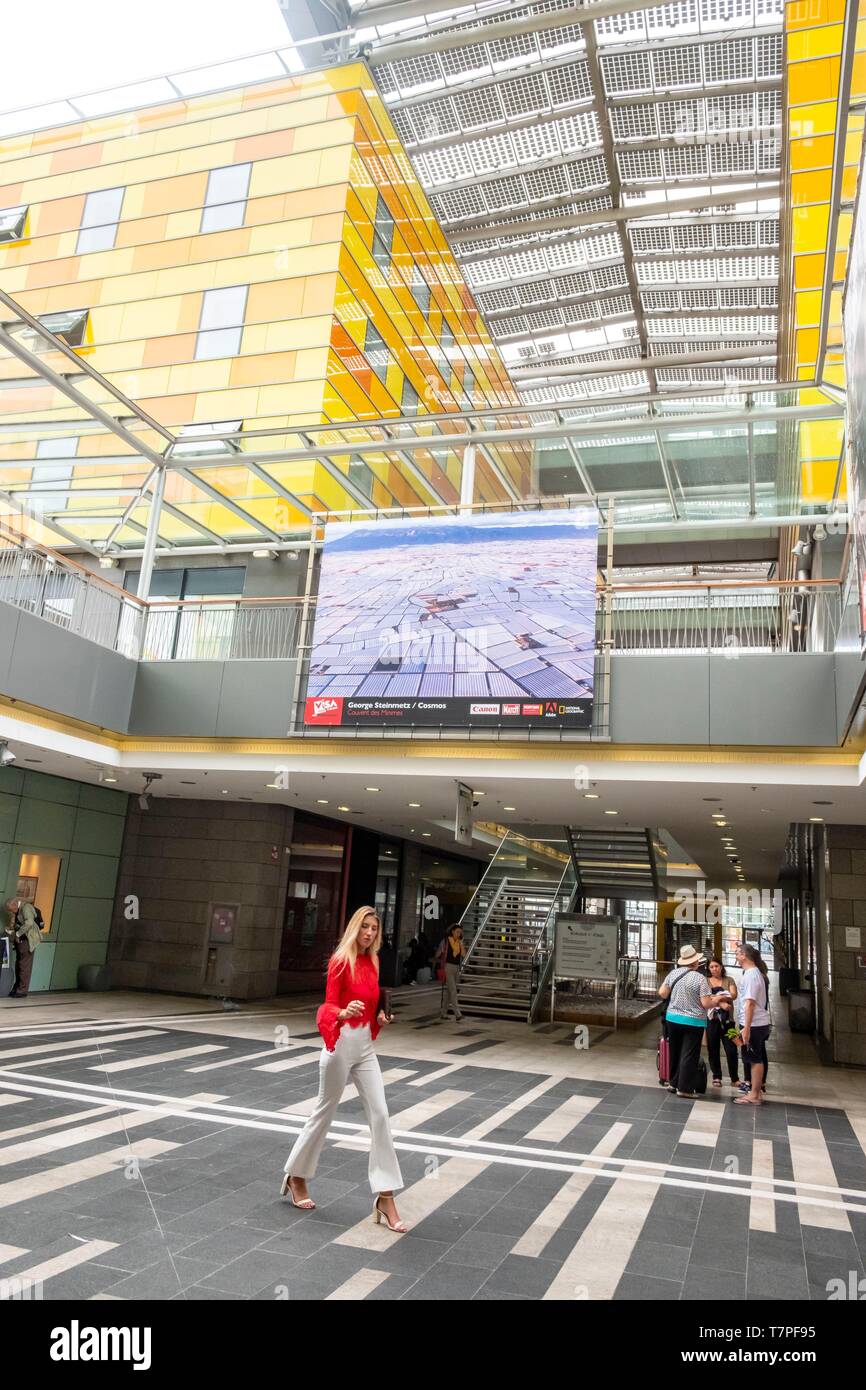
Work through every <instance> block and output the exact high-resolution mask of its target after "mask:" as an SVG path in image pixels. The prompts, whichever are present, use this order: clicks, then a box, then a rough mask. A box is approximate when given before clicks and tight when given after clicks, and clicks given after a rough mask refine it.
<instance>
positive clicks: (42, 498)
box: [30, 438, 78, 513]
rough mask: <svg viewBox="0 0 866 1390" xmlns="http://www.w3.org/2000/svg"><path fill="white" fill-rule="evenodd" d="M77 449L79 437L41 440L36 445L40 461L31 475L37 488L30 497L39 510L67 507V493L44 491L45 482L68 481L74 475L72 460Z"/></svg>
mask: <svg viewBox="0 0 866 1390" xmlns="http://www.w3.org/2000/svg"><path fill="white" fill-rule="evenodd" d="M77 450H78V440H77V438H72V439H40V440H39V443H38V444H37V445H36V458H37V460H38V461H37V462H36V463H34V464H33V472H32V475H31V476H32V479H33V483H34V484H35V489H36V490H35V492H34V495H33V496H32V497H31V499H30V500H31V502H32V503H33V506H34V507H35V509H36V510H37V511H38V512H43V513H44V512H59V511H63V510H64V509H65V507H66V502H67V495H66V493H65V492H48V491H44V490H43V484H45V483H67V482H68V481H69V479H70V478H71V477H72V469H73V467H74V464H73V463H72V462H71V460H73V459H74V458H75V455H76V452H77ZM42 460H44V462H43V461H42Z"/></svg>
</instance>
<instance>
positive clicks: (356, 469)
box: [349, 458, 376, 497]
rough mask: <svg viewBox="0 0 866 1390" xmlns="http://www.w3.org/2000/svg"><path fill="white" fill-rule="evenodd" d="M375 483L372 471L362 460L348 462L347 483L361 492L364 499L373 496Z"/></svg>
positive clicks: (356, 459) (355, 459)
mask: <svg viewBox="0 0 866 1390" xmlns="http://www.w3.org/2000/svg"><path fill="white" fill-rule="evenodd" d="M375 481H376V479H375V477H374V475H373V470H372V469H371V468H370V465H369V464H368V463H365V461H364V460H363V459H360V458H353V459H350V460H349V482H350V483H354V484H355V487H356V488H358V489H359V490H360V491H361V492H363V494H364V496H365V497H372V496H373V484H374V482H375Z"/></svg>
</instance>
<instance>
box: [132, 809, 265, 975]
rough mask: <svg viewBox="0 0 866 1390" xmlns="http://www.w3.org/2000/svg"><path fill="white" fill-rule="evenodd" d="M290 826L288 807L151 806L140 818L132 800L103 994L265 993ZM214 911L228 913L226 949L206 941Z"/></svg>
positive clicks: (224, 945)
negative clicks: (108, 985)
mask: <svg viewBox="0 0 866 1390" xmlns="http://www.w3.org/2000/svg"><path fill="white" fill-rule="evenodd" d="M291 819H292V812H291V810H290V809H289V808H288V807H285V806H260V805H256V804H254V803H252V802H251V803H244V802H232V803H227V804H225V805H224V804H222V803H221V802H214V801H192V800H190V801H186V800H180V799H178V800H174V799H172V800H167V799H166V800H156V799H155V800H153V801H152V802H151V805H150V809H149V810H148V811H141V810H140V809H139V807H138V803H137V801H135V800H133V801H132V803H131V805H130V811H129V817H128V820H127V827H126V835H125V838H124V842H123V851H122V855H121V861H120V873H119V875H118V881H117V896H116V899H115V904H114V915H113V920H112V926H111V941H110V948H109V961H110V963H111V981H112V985H113V986H114V987H116V988H131V989H144V990H169V991H171V992H173V993H179V994H201V995H221V996H222V995H226V996H230V997H232V998H235V999H260V998H266V997H268V996H269V995H272V994H274V993H275V992H276V988H277V974H278V968H279V958H280V939H281V935H282V925H283V905H284V903H285V896H286V880H287V875H288V865H289V855H288V853H287V852H286V849H287V846H288V845H289V844H290V840H291ZM130 899H133V901H132V902H131V903H130V901H129V900H130ZM135 900H137V902H136V901H135ZM217 904H219V905H228V906H233V907H235V909H236V921H235V927H234V934H233V939H232V941H231V943H229V944H219V945H217V944H214V943H211V942H210V941H209V935H210V923H211V916H212V908H213V906H214V905H217ZM134 911H137V913H138V916H137V917H135V916H132V917H131V916H130V915H129V914H130V913H131V912H134ZM211 947H213V950H214V951H215V953H216V954H215V957H214V958H213V959H211V960H209V950H210V949H211Z"/></svg>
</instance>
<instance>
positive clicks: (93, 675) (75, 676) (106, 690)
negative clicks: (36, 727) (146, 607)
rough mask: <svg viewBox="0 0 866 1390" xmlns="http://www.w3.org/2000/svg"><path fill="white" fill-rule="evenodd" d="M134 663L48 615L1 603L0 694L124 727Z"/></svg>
mask: <svg viewBox="0 0 866 1390" xmlns="http://www.w3.org/2000/svg"><path fill="white" fill-rule="evenodd" d="M135 673H136V663H135V662H134V661H129V660H128V659H127V657H125V656H119V655H118V653H117V652H112V651H109V650H108V648H107V647H101V646H99V645H98V644H97V643H96V642H90V641H88V640H87V638H85V637H78V636H76V635H75V634H74V633H71V632H64V630H63V629H62V628H59V627H57V626H56V624H54V623H51V622H49V621H47V619H45V618H36V617H34V616H33V614H31V613H27V612H25V611H24V609H22V608H15V607H14V606H13V605H12V604H8V603H0V694H3V695H7V696H11V698H12V699H15V700H23V701H24V702H25V703H26V704H29V705H35V706H36V707H37V708H40V709H49V710H54V711H55V712H56V713H57V714H64V715H67V716H69V717H71V718H73V719H83V720H84V721H85V722H86V723H88V724H95V725H97V727H99V728H102V729H111V730H118V731H120V730H125V729H126V727H127V725H128V723H129V712H130V709H131V707H132V692H133V688H134V686H135Z"/></svg>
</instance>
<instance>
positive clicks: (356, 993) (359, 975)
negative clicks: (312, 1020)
mask: <svg viewBox="0 0 866 1390" xmlns="http://www.w3.org/2000/svg"><path fill="white" fill-rule="evenodd" d="M353 999H360V1000H361V1002H362V1003H363V1005H364V1012H363V1013H362V1014H360V1015H359V1016H358V1018H347V1019H343V1020H342V1021H341V1020H340V1019H339V1018H338V1017H337V1015H338V1014H339V1013H340V1011H341V1010H342V1009H345V1008H346V1006H347V1005H348V1004H350V1003H351V1001H352V1000H353ZM378 1012H379V962H378V959H377V960H375V961H374V960H373V959H372V958H371V957H370V956H358V959H357V960H356V961H355V969H354V972H352V971H351V970H350V969H349V967H348V966H347V965H346V964H345V962H344V961H334V960H331V961H330V962H329V964H328V983H327V985H326V986H325V1002H324V1004H322V1005H320V1007H319V1011H318V1013H317V1014H316V1027H317V1028H318V1030H319V1032H320V1033H321V1035H322V1037H323V1039H324V1041H325V1047H326V1048H327V1049H328V1051H329V1052H333V1051H334V1048H335V1047H336V1046H337V1039H338V1038H339V1036H340V1029H341V1028H343V1027H345V1026H346V1025H347V1024H348V1026H349V1027H350V1028H360V1027H361V1026H362V1025H363V1024H365V1023H369V1025H370V1034H371V1036H372V1037H373V1038H376V1037H378V1034H379V1024H378V1022H377V1016H378Z"/></svg>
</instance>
